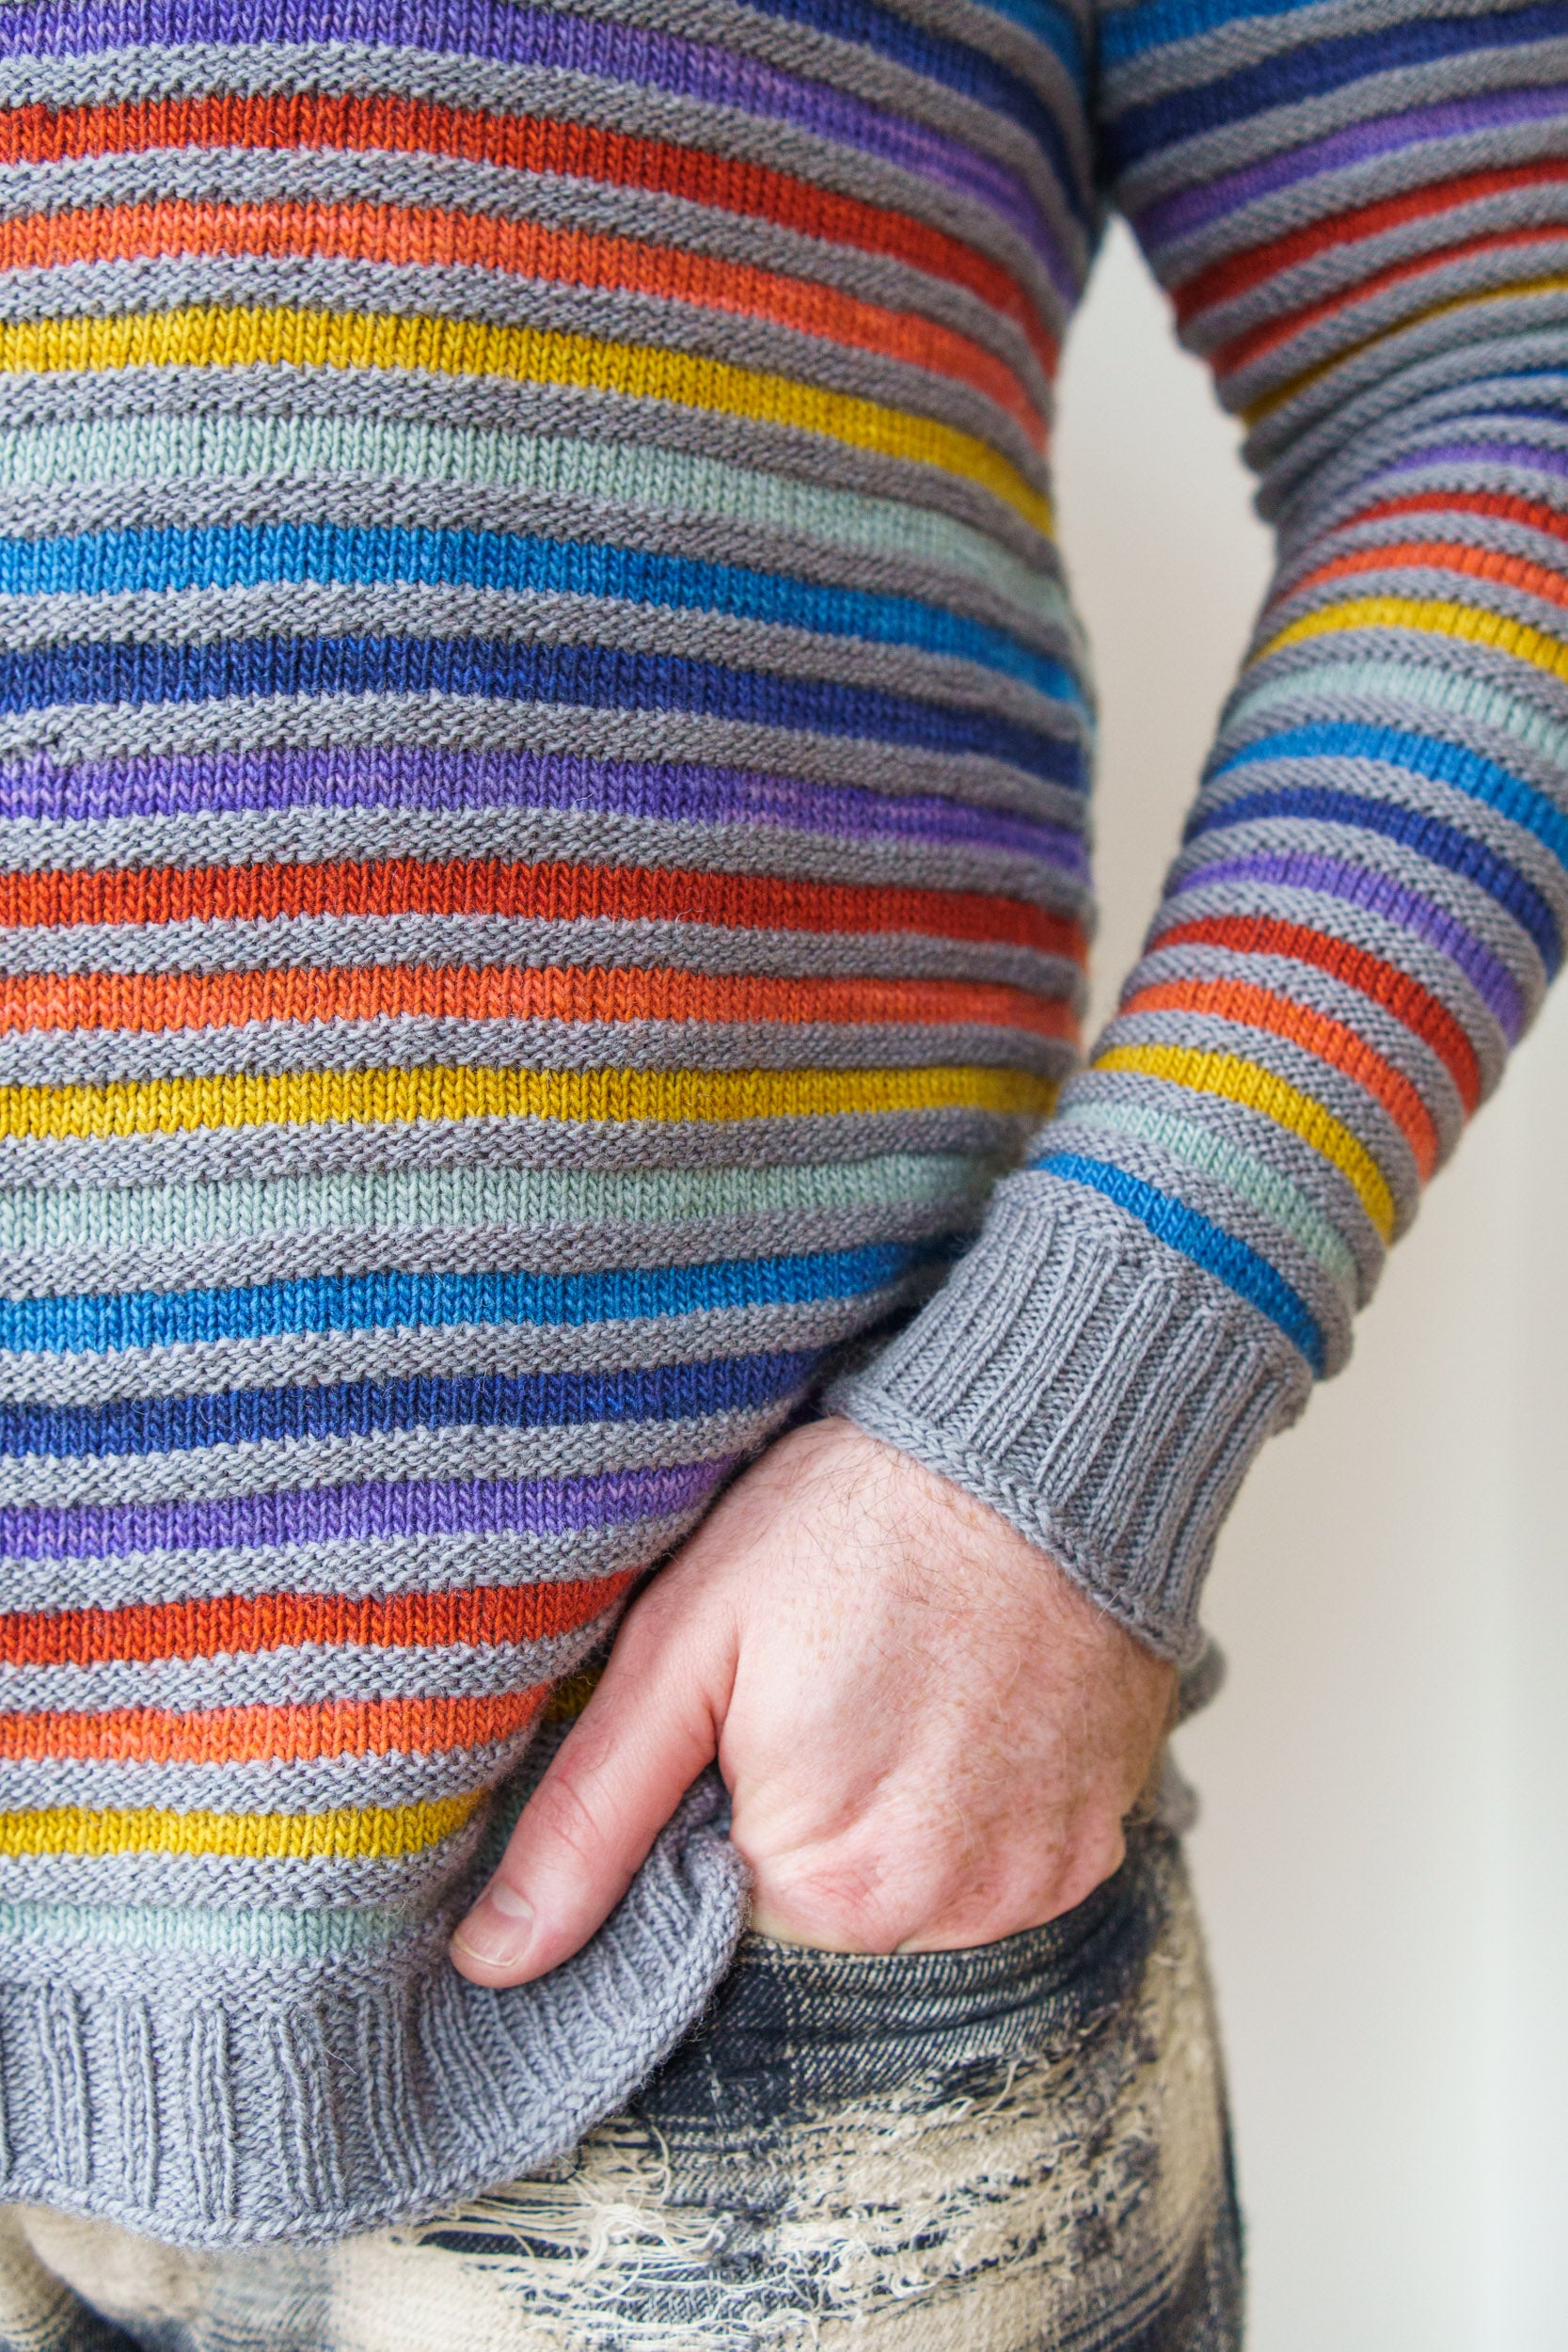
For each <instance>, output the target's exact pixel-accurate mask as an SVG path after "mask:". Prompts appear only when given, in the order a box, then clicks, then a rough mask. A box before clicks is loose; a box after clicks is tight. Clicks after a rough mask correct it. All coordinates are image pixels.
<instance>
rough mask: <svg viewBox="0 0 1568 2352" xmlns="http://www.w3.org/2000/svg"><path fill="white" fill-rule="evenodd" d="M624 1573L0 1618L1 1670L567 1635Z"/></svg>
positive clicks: (231, 1597) (484, 1643) (621, 1588)
mask: <svg viewBox="0 0 1568 2352" xmlns="http://www.w3.org/2000/svg"><path fill="white" fill-rule="evenodd" d="M632 1574H633V1571H632V1570H631V1569H629V1568H628V1569H624V1570H622V1571H620V1572H619V1573H618V1574H616V1575H614V1576H601V1577H594V1578H590V1579H584V1580H582V1581H576V1582H570V1583H567V1582H562V1583H549V1584H499V1585H483V1586H482V1587H480V1588H479V1589H478V1590H477V1591H472V1592H449V1593H400V1594H397V1595H396V1596H394V1597H393V1598H392V1599H390V1600H349V1599H348V1598H346V1597H344V1596H343V1595H342V1594H341V1593H263V1594H261V1595H260V1596H259V1597H250V1596H248V1595H240V1594H234V1593H229V1594H225V1595H224V1596H223V1597H222V1598H221V1599H217V1600H177V1601H158V1602H147V1603H138V1604H136V1605H134V1606H133V1607H131V1608H128V1609H61V1610H57V1611H47V1610H37V1611H29V1612H27V1613H20V1612H19V1613H16V1614H13V1615H11V1616H0V1661H3V1662H4V1663H5V1664H7V1665H10V1666H92V1665H100V1664H103V1663H104V1662H106V1661H109V1660H111V1659H117V1658H118V1659H136V1660H139V1661H150V1660H153V1659H159V1658H216V1657H220V1656H223V1655H225V1654H230V1653H233V1654H238V1653H253V1652H256V1651H259V1650H273V1649H293V1648H296V1647H297V1646H298V1645H300V1644H301V1643H303V1642H314V1643H321V1644H324V1645H327V1646H329V1647H332V1648H336V1647H338V1646H340V1645H350V1644H353V1645H357V1646H360V1647H363V1648H370V1649H424V1648H444V1647H446V1646H448V1645H453V1644H459V1643H461V1644H465V1645H467V1644H472V1645H476V1646H479V1647H488V1646H491V1645H495V1644H497V1643H511V1642H539V1641H543V1640H544V1639H545V1638H546V1636H547V1635H549V1634H553V1633H568V1632H571V1631H573V1630H575V1629H576V1628H577V1627H578V1626H582V1625H586V1624H587V1623H588V1622H589V1620H590V1619H591V1618H593V1617H596V1616H598V1615H599V1614H600V1613H601V1612H603V1611H604V1610H606V1609H608V1608H609V1607H610V1603H611V1602H612V1601H614V1600H615V1599H617V1598H618V1597H619V1596H620V1595H621V1594H622V1593H624V1592H625V1591H626V1587H627V1585H628V1584H629V1583H630V1582H631V1581H632Z"/></svg>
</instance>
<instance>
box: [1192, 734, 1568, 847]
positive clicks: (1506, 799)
mask: <svg viewBox="0 0 1568 2352" xmlns="http://www.w3.org/2000/svg"><path fill="white" fill-rule="evenodd" d="M1333 758H1348V759H1375V760H1380V761H1382V762H1383V763H1384V764H1385V765H1386V766H1387V767H1390V768H1407V769H1408V770H1409V771H1410V772H1411V773H1412V774H1413V775H1418V776H1426V777H1429V778H1430V779H1431V781H1432V782H1433V784H1447V785H1451V786H1452V787H1453V789H1454V790H1455V791H1456V792H1464V793H1465V794H1466V795H1467V796H1468V797H1469V798H1470V799H1471V800H1473V801H1484V802H1485V803H1486V805H1487V807H1488V808H1495V809H1496V810H1497V814H1498V815H1499V816H1500V817H1506V818H1508V819H1509V820H1510V822H1511V823H1513V824H1515V825H1519V826H1522V827H1523V829H1524V831H1525V832H1526V833H1532V834H1534V835H1535V837H1536V839H1537V840H1538V841H1539V842H1540V844H1541V846H1542V848H1543V849H1544V850H1550V851H1551V853H1552V855H1553V857H1555V858H1556V860H1557V862H1558V864H1559V865H1560V866H1562V867H1563V868H1564V869H1565V870H1568V817H1565V816H1564V815H1563V813H1562V811H1561V810H1560V808H1559V807H1557V806H1556V804H1555V803H1553V802H1551V801H1549V800H1548V799H1547V798H1546V795H1545V794H1544V792H1538V791H1537V790H1536V788H1535V787H1534V786H1533V785H1529V784H1526V783H1525V781H1524V779H1523V778H1522V777H1520V776H1516V775H1514V774H1513V772H1512V771H1510V770H1509V769H1507V768H1500V767H1498V765H1497V762H1496V760H1491V759H1483V758H1482V757H1481V754H1480V753H1479V752H1471V751H1466V750H1465V746H1464V745H1463V744H1461V743H1446V742H1444V741H1442V740H1441V739H1439V738H1437V737H1434V736H1430V735H1405V734H1402V732H1401V731H1400V730H1399V729H1398V728H1395V727H1369V726H1360V725H1353V724H1351V723H1348V722H1347V723H1344V724H1342V725H1332V726H1329V725H1325V726H1312V727H1289V728H1287V729H1286V731H1285V733H1284V734H1283V735H1267V736H1264V737H1263V738H1262V739H1261V740H1260V741H1259V742H1257V743H1248V744H1246V745H1245V746H1244V747H1243V750H1241V751H1239V752H1233V753H1232V754H1231V755H1230V757H1229V758H1228V759H1225V760H1222V761H1220V763H1219V765H1218V766H1217V767H1215V768H1212V769H1211V771H1210V773H1211V774H1212V775H1215V776H1225V775H1228V774H1229V773H1230V771H1231V770H1232V769H1235V768H1248V767H1251V766H1253V765H1254V764H1255V763H1256V762H1257V761H1259V760H1266V759H1333Z"/></svg>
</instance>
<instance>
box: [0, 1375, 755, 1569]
mask: <svg viewBox="0 0 1568 2352" xmlns="http://www.w3.org/2000/svg"><path fill="white" fill-rule="evenodd" d="M794 1402H795V1394H794V1393H793V1392H792V1393H791V1394H790V1395H789V1396H787V1397H782V1398H780V1399H779V1400H778V1401H777V1402H776V1403H774V1404H771V1405H768V1406H755V1407H752V1408H749V1409H747V1410H744V1411H742V1410H738V1409H737V1410H736V1411H734V1412H727V1413H708V1414H705V1415H703V1416H702V1417H701V1418H698V1419H693V1420H689V1421H587V1422H578V1423H576V1424H569V1425H567V1426H566V1427H564V1428H558V1427H553V1426H546V1427H539V1428H525V1429H488V1428H482V1427H478V1426H464V1427H459V1428H455V1429H453V1428H449V1427H445V1426H442V1427H438V1428H436V1427H432V1428H414V1429H388V1430H378V1431H376V1432H374V1433H373V1434H372V1435H369V1436H363V1437H356V1438H299V1439H296V1440H293V1441H291V1442H275V1443H261V1442H257V1443H251V1444H245V1445H214V1446H190V1447H182V1448H181V1449H180V1450H179V1451H178V1452H175V1453H169V1454H86V1455H82V1456H72V1455H60V1456H57V1457H56V1456H53V1455H49V1454H11V1455H8V1456H6V1457H5V1458H4V1459H0V1504H3V1505H4V1506H5V1507H7V1508H8V1509H9V1508H20V1507H23V1506H26V1505H30V1504H35V1503H40V1504H43V1505H45V1506H46V1507H47V1508H49V1509H51V1510H63V1509H66V1508H68V1507H76V1506H79V1505H83V1504H92V1505H99V1504H107V1503H124V1502H196V1501H203V1500H206V1499H208V1498H218V1497H226V1496H235V1495H262V1494H289V1493H298V1492H303V1491H305V1490H306V1489H308V1488H310V1487H316V1486H351V1485H354V1484H356V1483H358V1482H361V1481H364V1480H367V1479H376V1480H383V1479H385V1480H393V1479H399V1480H406V1479H438V1478H453V1477H461V1478H480V1479H485V1478H581V1477H597V1476H599V1475H600V1474H601V1473H604V1472H608V1471H610V1470H648V1469H660V1468H663V1467H665V1466H667V1465H671V1464H675V1463H682V1462H704V1461H711V1460H713V1459H714V1458H715V1457H716V1456H717V1455H719V1454H745V1453H749V1452H750V1451H751V1450H752V1448H753V1447H754V1446H757V1445H760V1444H761V1443H762V1441H763V1439H764V1438H766V1437H767V1436H768V1432H769V1431H770V1430H771V1429H773V1428H774V1427H775V1426H776V1425H777V1423H778V1422H780V1420H782V1418H783V1417H784V1414H785V1413H787V1412H788V1411H789V1410H790V1408H791V1406H792V1405H793V1404H794ZM597 1540H598V1539H597V1538H596V1537H594V1536H593V1535H590V1536H588V1537H587V1538H586V1541H585V1540H584V1539H583V1538H582V1537H581V1536H575V1537H573V1538H572V1539H571V1541H570V1543H569V1545H568V1546H567V1548H566V1549H565V1550H564V1551H563V1552H562V1556H561V1558H560V1559H559V1560H558V1559H555V1558H554V1556H553V1555H554V1547H553V1546H549V1545H540V1544H539V1543H537V1542H535V1543H533V1544H525V1545H524V1546H523V1547H522V1551H523V1554H524V1556H523V1557H522V1558H518V1557H517V1556H516V1548H515V1544H514V1539H513V1538H512V1537H511V1536H507V1537H505V1538H503V1539H495V1540H489V1539H486V1541H485V1542H484V1543H483V1545H480V1546H476V1544H475V1542H474V1541H473V1539H469V1538H465V1539H463V1540H462V1541H461V1542H460V1543H457V1544H455V1545H454V1544H453V1543H452V1541H451V1539H450V1538H449V1539H443V1540H436V1539H434V1538H432V1539H429V1540H427V1541H426V1542H425V1543H424V1544H423V1545H422V1546H420V1547H419V1548H418V1549H416V1548H415V1547H414V1546H412V1545H409V1544H403V1543H400V1544H388V1545H385V1546H383V1545H381V1544H377V1545H376V1546H374V1547H373V1548H372V1558H371V1563H370V1575H369V1581H368V1582H365V1583H361V1582H359V1581H358V1580H357V1579H356V1581H355V1585H354V1589H355V1590H356V1591H370V1592H392V1591H400V1590H422V1589H424V1585H423V1579H424V1578H425V1576H427V1575H429V1576H431V1577H433V1579H434V1581H435V1582H436V1584H437V1585H438V1586H439V1585H445V1584H449V1583H452V1582H455V1581H463V1582H465V1583H467V1582H469V1581H472V1582H478V1583H499V1584H515V1583H517V1582H518V1581H520V1575H521V1574H527V1575H535V1574H540V1575H552V1576H560V1575H569V1576H578V1575H589V1574H596V1573H597V1572H598V1571H597V1570H595V1569H590V1568H588V1567H585V1566H584V1565H582V1563H583V1561H584V1560H585V1559H587V1558H591V1557H597V1556H598V1555H597V1554H596V1553H595V1551H594V1545H595V1543H596V1542H597ZM305 1549H306V1548H304V1547H299V1546H295V1547H293V1550H292V1551H291V1553H290V1566H289V1580H288V1581H289V1589H290V1590H291V1591H292V1592H299V1591H303V1590H306V1589H308V1588H307V1587H306V1586H305V1585H302V1584H301V1583H300V1582H299V1581H297V1580H296V1578H295V1577H294V1574H293V1560H294V1558H296V1557H303V1556H304V1552H305ZM344 1550H345V1547H344V1546H342V1545H331V1546H325V1547H323V1548H322V1553H323V1557H322V1559H321V1560H319V1561H318V1563H317V1565H329V1564H330V1560H331V1559H335V1558H337V1557H338V1556H339V1555H340V1554H341V1553H342V1552H343V1551H344ZM611 1551H613V1546H612V1547H611ZM208 1556H210V1555H205V1554H204V1555H202V1557H204V1558H205V1557H208ZM312 1556H314V1554H313V1553H312ZM535 1556H542V1557H543V1561H544V1565H542V1566H540V1567H537V1568H536V1567H535V1566H534V1565H532V1562H533V1560H534V1558H535ZM608 1556H610V1555H609V1554H607V1557H608ZM196 1557H197V1555H195V1554H192V1553H183V1554H180V1555H173V1554H169V1553H157V1552H154V1553H150V1554H148V1555H146V1556H145V1557H144V1558H143V1561H142V1566H141V1570H140V1573H141V1574H142V1575H143V1576H145V1577H146V1578H147V1579H148V1580H149V1581H148V1584H147V1587H146V1590H145V1593H143V1591H142V1589H141V1587H140V1586H138V1585H137V1584H136V1582H135V1575H136V1573H137V1572H136V1571H135V1570H133V1569H130V1568H128V1567H126V1566H124V1565H120V1564H111V1565H110V1569H109V1577H110V1581H114V1582H119V1583H122V1584H129V1586H130V1589H131V1590H132V1592H133V1594H135V1596H136V1597H146V1598H148V1599H152V1598H154V1597H159V1598H170V1599H177V1598H178V1597H180V1595H181V1594H182V1593H183V1592H189V1591H196V1590H198V1589H203V1587H202V1585H201V1582H200V1580H199V1578H198V1581H197V1582H196V1583H195V1584H193V1583H191V1582H190V1581H188V1579H187V1576H186V1573H185V1570H186V1565H187V1563H190V1562H194V1561H195V1559H196ZM243 1557H244V1558H245V1560H246V1561H251V1560H254V1559H255V1558H256V1557H257V1554H256V1553H253V1552H248V1551H247V1552H246V1553H245V1554H244V1555H243ZM55 1573H56V1571H55V1565H54V1564H53V1563H51V1562H47V1561H43V1562H27V1561H23V1560H21V1559H18V1558H16V1557H15V1556H12V1557H10V1558H8V1561H7V1565H6V1599H7V1606H8V1608H12V1609H44V1608H57V1607H60V1606H63V1605H64V1604H63V1603H61V1602H60V1601H58V1600H50V1599H42V1600H40V1599H26V1600H24V1599H22V1598H20V1597H18V1590H17V1589H15V1588H14V1583H13V1581H14V1580H15V1579H17V1578H18V1577H19V1576H20V1578H21V1589H24V1590H27V1591H31V1592H35V1593H37V1592H52V1591H53V1590H54V1589H55ZM66 1573H67V1575H68V1576H70V1577H73V1578H77V1579H78V1580H80V1578H81V1576H82V1574H83V1573H84V1571H81V1570H78V1569H77V1568H75V1567H71V1568H69V1569H68V1570H67V1571H66ZM85 1573H86V1576H87V1582H88V1583H89V1584H90V1581H91V1571H90V1569H89V1570H87V1571H86V1572H85ZM252 1573H254V1572H252ZM207 1589H211V1590H214V1591H223V1592H228V1591H230V1590H235V1589H241V1588H237V1587H233V1586H230V1585H228V1584H223V1585H213V1586H211V1587H209V1588H207ZM244 1589H254V1590H258V1591H266V1590H269V1589H271V1588H270V1587H269V1586H266V1585H251V1586H248V1587H245V1588H244ZM323 1589H324V1590H326V1591H341V1590H343V1589H344V1587H343V1586H342V1585H341V1584H340V1583H339V1582H338V1581H337V1580H336V1578H334V1579H332V1580H331V1581H328V1582H327V1583H326V1584H325V1586H324V1587H323Z"/></svg>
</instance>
